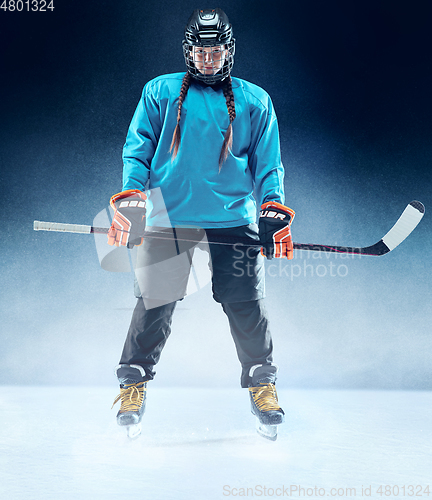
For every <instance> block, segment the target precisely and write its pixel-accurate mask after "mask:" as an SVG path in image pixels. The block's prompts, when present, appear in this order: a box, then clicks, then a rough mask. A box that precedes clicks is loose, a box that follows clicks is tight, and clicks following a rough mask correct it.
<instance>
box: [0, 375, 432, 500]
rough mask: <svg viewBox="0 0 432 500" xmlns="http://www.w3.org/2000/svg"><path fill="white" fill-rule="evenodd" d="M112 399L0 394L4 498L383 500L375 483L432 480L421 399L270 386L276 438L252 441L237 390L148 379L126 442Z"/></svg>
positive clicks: (427, 397)
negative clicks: (279, 412) (275, 395)
mask: <svg viewBox="0 0 432 500" xmlns="http://www.w3.org/2000/svg"><path fill="white" fill-rule="evenodd" d="M116 395H117V388H116V387H115V386H113V388H106V387H103V388H97V387H96V388H95V387H88V388H87V387H73V388H71V387H29V386H25V387H20V386H16V387H1V388H0V401H1V428H0V448H1V455H0V456H1V459H0V460H1V472H0V484H1V485H2V486H1V489H2V498H8V499H10V500H21V499H35V500H38V499H43V500H51V499H56V500H58V499H61V500H72V499H73V500H77V499H80V500H84V499H92V500H99V499H100V500H102V499H103V500H111V499H113V500H114V499H116V500H118V499H121V498H134V499H143V500H144V499H151V500H169V499H175V500H183V499H185V500H186V499H199V500H204V499H222V498H232V497H238V496H241V493H243V496H245V497H249V498H250V497H260V496H261V497H264V498H265V497H270V498H271V497H273V498H277V497H280V498H282V497H286V496H287V493H289V492H290V487H291V486H293V487H296V488H304V492H303V491H302V490H298V491H297V492H293V495H292V496H294V497H297V498H301V497H302V496H303V497H307V498H318V497H322V496H330V497H331V495H330V488H337V489H340V488H342V490H339V493H342V492H343V489H344V488H356V496H357V497H360V496H361V490H362V487H364V488H366V487H369V486H371V488H372V490H371V492H372V495H371V496H372V498H374V497H375V498H382V496H380V495H379V494H377V493H376V489H377V488H378V487H379V485H381V484H382V485H399V487H401V486H402V485H420V486H422V487H423V488H425V487H426V486H427V484H428V481H429V482H430V481H431V475H430V470H431V465H432V462H431V446H430V444H431V442H432V426H431V424H432V412H431V411H430V409H431V406H432V393H430V392H420V391H418V392H404V391H336V390H335V391H331V390H328V391H319V390H279V400H280V402H281V405H282V407H283V408H284V409H285V411H286V414H287V419H286V423H285V424H283V425H281V426H280V427H279V436H278V440H277V441H276V442H271V441H268V440H266V439H264V438H261V437H259V436H258V435H257V434H256V432H255V422H254V417H253V416H252V415H251V414H250V412H249V401H248V394H247V393H246V391H245V390H242V389H238V390H236V389H231V390H225V389H204V388H200V389H198V388H194V389H190V388H179V389H173V388H159V387H158V385H157V382H154V383H153V384H152V385H151V386H150V387H149V395H148V406H147V411H146V414H145V416H144V420H143V432H142V435H141V437H140V438H139V439H137V440H135V441H131V440H128V438H127V437H126V435H125V433H124V432H123V431H122V429H121V428H120V427H119V426H118V425H117V424H116V422H115V415H116V408H117V407H116V408H115V409H113V410H110V407H111V404H112V401H113V400H114V398H115V396H116ZM430 486H431V488H432V485H430ZM264 487H265V488H266V490H264ZM314 487H317V488H322V490H320V492H321V494H320V495H318V496H317V495H315V494H314V493H313V490H312V489H313V488H314ZM241 488H244V489H243V490H242V489H241ZM284 488H285V490H284ZM307 488H309V490H308V489H307ZM316 491H318V490H316ZM401 491H402V490H401ZM264 493H266V494H264ZM406 493H408V490H406ZM400 495H401V494H400ZM341 496H342V495H339V497H341ZM348 496H353V494H352V493H351V495H345V496H343V497H344V498H347V497H348ZM423 496H426V495H423Z"/></svg>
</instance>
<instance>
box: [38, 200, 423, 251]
mask: <svg viewBox="0 0 432 500" xmlns="http://www.w3.org/2000/svg"><path fill="white" fill-rule="evenodd" d="M424 212H425V208H424V206H423V204H422V203H420V202H419V201H412V202H411V203H409V204H408V205H407V207H406V208H405V210H404V211H403V212H402V215H401V216H400V217H399V219H398V220H397V221H396V224H395V225H394V226H393V227H392V228H391V229H390V231H389V232H388V233H387V234H386V235H385V236H383V237H382V238H381V239H380V240H379V241H378V242H377V243H375V244H374V245H371V246H368V247H342V246H332V245H318V244H312V243H294V248H295V249H296V250H311V251H314V252H332V253H349V254H358V255H375V256H380V255H385V254H386V253H388V252H391V251H392V250H394V249H395V248H396V247H397V246H398V245H399V244H400V243H402V241H403V240H404V239H405V238H407V236H409V235H410V234H411V232H412V231H413V230H414V229H415V227H416V226H417V224H418V223H419V222H420V221H421V219H422V217H423V215H424ZM33 229H34V230H35V231H57V232H66V233H82V234H92V233H99V234H106V233H108V230H109V228H107V227H93V226H85V225H79V224H62V223H58V222H41V221H37V220H35V221H34V225H33ZM144 235H145V237H151V238H157V239H162V240H173V239H176V240H177V241H189V242H192V243H199V242H200V241H202V240H201V239H192V238H190V239H189V238H177V237H176V236H173V235H172V234H168V233H166V232H165V233H164V232H161V231H146V232H145V233H144ZM208 242H209V243H212V244H216V245H234V244H238V245H242V246H252V247H260V246H261V243H251V242H250V240H249V239H245V238H243V239H241V238H240V239H238V238H237V239H234V238H233V239H231V240H230V238H226V237H225V238H218V237H216V236H212V237H211V239H209V240H208Z"/></svg>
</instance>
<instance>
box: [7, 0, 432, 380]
mask: <svg viewBox="0 0 432 500" xmlns="http://www.w3.org/2000/svg"><path fill="white" fill-rule="evenodd" d="M54 5H55V9H54V11H53V12H51V11H48V12H4V11H1V12H0V26H1V30H0V44H1V45H0V46H1V54H0V57H1V59H0V60H1V72H2V78H1V81H0V90H1V94H0V95H1V105H0V106H1V121H0V145H1V147H0V163H1V181H2V182H1V186H2V196H1V210H2V237H1V256H2V259H1V264H0V265H1V284H0V285H1V294H2V300H1V303H0V313H1V317H2V321H1V325H2V326H1V349H0V357H1V359H0V377H1V379H0V380H1V382H2V383H4V384H28V383H38V384H84V383H86V384H88V383H89V382H90V383H94V384H105V383H107V384H109V383H113V382H114V379H113V376H112V372H111V368H112V367H113V366H114V365H115V364H116V363H117V362H118V358H119V355H120V349H121V347H122V344H123V340H124V337H125V335H126V331H127V327H128V324H129V319H130V315H131V311H132V308H133V305H134V297H133V294H132V276H131V275H130V274H113V273H107V272H105V271H103V270H102V269H101V268H100V267H99V262H98V259H97V254H96V250H95V244H94V240H93V238H92V237H91V236H84V235H83V236H80V235H71V234H58V233H53V234H50V233H42V232H40V233H36V232H34V231H33V229H32V227H33V220H46V221H54V222H70V223H82V224H91V223H92V221H93V218H94V217H95V216H96V214H97V213H98V212H100V211H101V210H102V209H104V208H105V207H106V206H107V204H108V200H109V198H110V196H111V195H112V194H114V193H116V192H118V191H119V190H120V189H121V172H122V163H121V149H122V146H123V143H124V139H125V136H126V132H127V128H128V125H129V122H130V119H131V117H132V114H133V112H134V109H135V106H136V104H137V102H138V99H139V96H140V93H141V90H142V87H143V85H144V84H145V83H146V82H147V81H148V80H150V79H151V78H153V77H155V76H158V75H160V74H163V73H170V72H176V71H182V70H183V69H184V61H183V56H182V51H181V40H182V35H183V29H184V25H185V23H186V20H187V18H188V17H189V15H190V13H191V12H192V10H193V9H194V8H196V7H197V4H196V2H190V1H182V2H173V1H156V0H154V1H153V0H146V1H137V0H131V1H128V2H113V1H111V0H108V1H105V2H84V1H72V0H63V1H62V2H60V1H57V2H55V3H54ZM219 6H220V7H221V8H223V9H224V10H225V11H226V13H227V14H228V16H229V18H230V21H231V22H232V24H233V27H234V33H235V37H236V40H237V44H236V58H235V65H234V70H233V75H234V76H238V77H241V78H244V79H245V80H249V81H251V82H253V83H256V84H258V85H260V86H261V87H263V88H264V89H265V90H266V91H267V92H269V94H270V95H271V97H272V99H273V103H274V105H275V109H276V113H277V116H278V119H279V126H280V135H281V147H282V158H283V161H284V165H285V168H286V193H287V197H286V199H287V204H288V205H289V206H291V207H292V208H294V209H295V210H296V212H297V215H296V219H295V222H294V224H293V236H294V240H295V241H299V242H305V243H307V242H311V243H329V244H340V245H358V246H365V245H369V244H372V243H374V242H375V241H377V240H378V239H380V238H381V237H382V236H383V235H384V234H385V233H386V232H387V231H388V230H389V229H390V227H391V226H392V225H393V223H394V222H395V221H396V219H397V218H398V217H399V215H400V213H401V212H402V210H403V209H404V208H405V206H406V205H407V203H409V202H410V201H411V200H414V199H418V200H420V201H422V202H423V203H424V204H425V206H426V215H425V217H424V220H423V221H422V222H421V224H420V226H419V227H418V228H417V229H416V230H415V231H414V232H413V234H412V235H411V236H410V237H409V238H408V239H407V240H406V241H405V242H404V243H403V244H402V245H401V246H400V247H398V248H397V249H396V250H395V251H394V252H392V253H391V254H389V255H387V256H385V257H380V258H362V259H351V260H344V261H341V260H338V257H335V256H331V257H329V258H327V257H325V256H323V255H321V256H319V258H316V259H314V257H313V256H312V255H308V256H306V255H305V254H304V253H297V255H296V259H295V260H294V261H292V262H291V263H287V262H284V263H283V271H281V272H280V273H279V274H280V276H279V275H277V276H269V277H268V280H267V290H268V300H267V304H268V309H269V313H270V317H271V320H272V331H273V336H274V342H275V357H276V362H277V363H278V364H279V365H280V367H281V372H280V379H279V381H280V384H282V385H285V386H287V387H335V388H388V389H396V388H399V389H431V388H432V377H431V370H432V369H431V365H430V356H429V353H430V349H431V344H432V342H431V339H430V320H431V278H430V239H431V226H430V222H429V214H428V207H431V206H432V203H431V201H432V200H431V185H432V183H431V173H430V158H431V153H432V151H431V149H432V141H431V131H432V130H431V129H432V127H431V125H432V123H431V122H432V102H431V95H430V89H431V88H432V70H431V65H430V47H431V30H430V26H431V20H432V4H431V3H430V2H428V1H426V0H423V1H411V2H407V1H377V0H375V1H364V0H363V1H357V0H353V1H350V2H346V1H336V0H329V1H327V2H322V1H320V0H302V1H296V2H293V1H285V2H275V1H267V2H262V1H261V0H260V1H251V0H248V1H243V0H236V1H225V2H221V3H219ZM234 140H235V139H234ZM306 259H308V260H307V261H306ZM305 262H307V264H312V267H313V269H311V268H308V270H307V271H306V272H305V271H304V263H305ZM330 262H332V263H333V264H334V265H335V266H336V267H335V268H334V269H337V266H339V265H344V266H346V269H345V267H344V268H341V273H340V274H345V270H347V273H346V275H344V276H340V275H337V276H331V275H330V268H329V263H330ZM295 265H298V266H299V267H298V268H293V267H292V266H295ZM319 265H322V266H324V267H321V268H318V266H319ZM299 269H300V270H301V274H300V275H299V276H293V277H292V278H291V274H290V273H291V272H293V271H294V274H297V271H298V270H299ZM324 270H326V272H325V274H324ZM204 319H205V321H204ZM174 331H175V332H176V334H175V335H174ZM221 367H223V369H221ZM239 371H240V370H239V367H238V364H237V361H236V358H235V353H234V346H233V344H232V341H231V339H230V338H229V333H228V325H227V323H226V321H225V318H224V317H223V313H222V312H221V310H220V308H219V306H218V305H217V304H214V303H213V302H212V299H211V295H210V289H209V286H208V287H206V288H205V289H204V290H202V291H201V292H200V293H197V294H194V295H192V296H190V297H189V298H187V299H186V300H185V301H184V303H182V304H181V305H180V306H179V310H178V311H177V314H176V317H175V320H174V325H173V337H172V339H170V342H168V344H167V347H166V352H164V355H163V359H162V361H161V364H160V370H158V378H157V380H158V381H159V383H160V384H167V385H170V384H172V385H176V384H179V383H180V381H179V380H178V375H177V374H178V373H179V372H181V373H182V374H183V375H184V379H183V381H182V382H181V383H186V382H185V380H186V381H187V383H188V384H190V385H220V384H226V385H230V384H231V385H234V384H235V385H236V384H238V377H239ZM155 383H156V382H155Z"/></svg>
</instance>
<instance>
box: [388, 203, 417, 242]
mask: <svg viewBox="0 0 432 500" xmlns="http://www.w3.org/2000/svg"><path fill="white" fill-rule="evenodd" d="M424 213H425V207H424V205H423V203H421V202H419V201H412V202H411V203H409V204H408V205H407V207H406V208H405V210H404V211H403V212H402V215H401V216H400V217H399V219H398V220H397V221H396V224H395V225H394V226H393V227H392V228H391V229H390V231H389V232H388V233H387V234H386V235H385V236H384V237H383V238H382V239H381V241H382V242H383V243H384V245H385V246H386V247H387V248H388V249H389V251H392V250H394V249H395V248H396V247H397V246H398V245H399V244H400V243H402V241H403V240H404V239H405V238H407V237H408V236H409V235H410V234H411V233H412V232H413V230H414V229H415V228H416V227H417V224H418V223H419V222H420V221H421V220H422V218H423V216H424Z"/></svg>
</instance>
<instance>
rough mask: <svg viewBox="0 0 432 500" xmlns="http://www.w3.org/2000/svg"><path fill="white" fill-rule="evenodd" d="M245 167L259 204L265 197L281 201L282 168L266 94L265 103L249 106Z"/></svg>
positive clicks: (269, 199) (272, 116) (271, 109)
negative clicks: (253, 185) (251, 180)
mask: <svg viewBox="0 0 432 500" xmlns="http://www.w3.org/2000/svg"><path fill="white" fill-rule="evenodd" d="M251 130H252V132H251V144H250V147H249V167H250V169H251V172H252V176H253V179H254V182H255V192H256V195H257V201H258V203H259V204H260V205H262V204H263V203H266V202H268V201H277V202H278V203H281V204H284V203H285V195H284V168H283V165H282V160H281V153H280V141H279V127H278V122H277V118H276V114H275V112H274V109H273V104H272V102H271V99H270V97H269V96H268V95H267V102H266V103H265V105H264V104H263V103H260V105H259V106H258V105H254V106H253V107H252V108H251Z"/></svg>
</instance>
